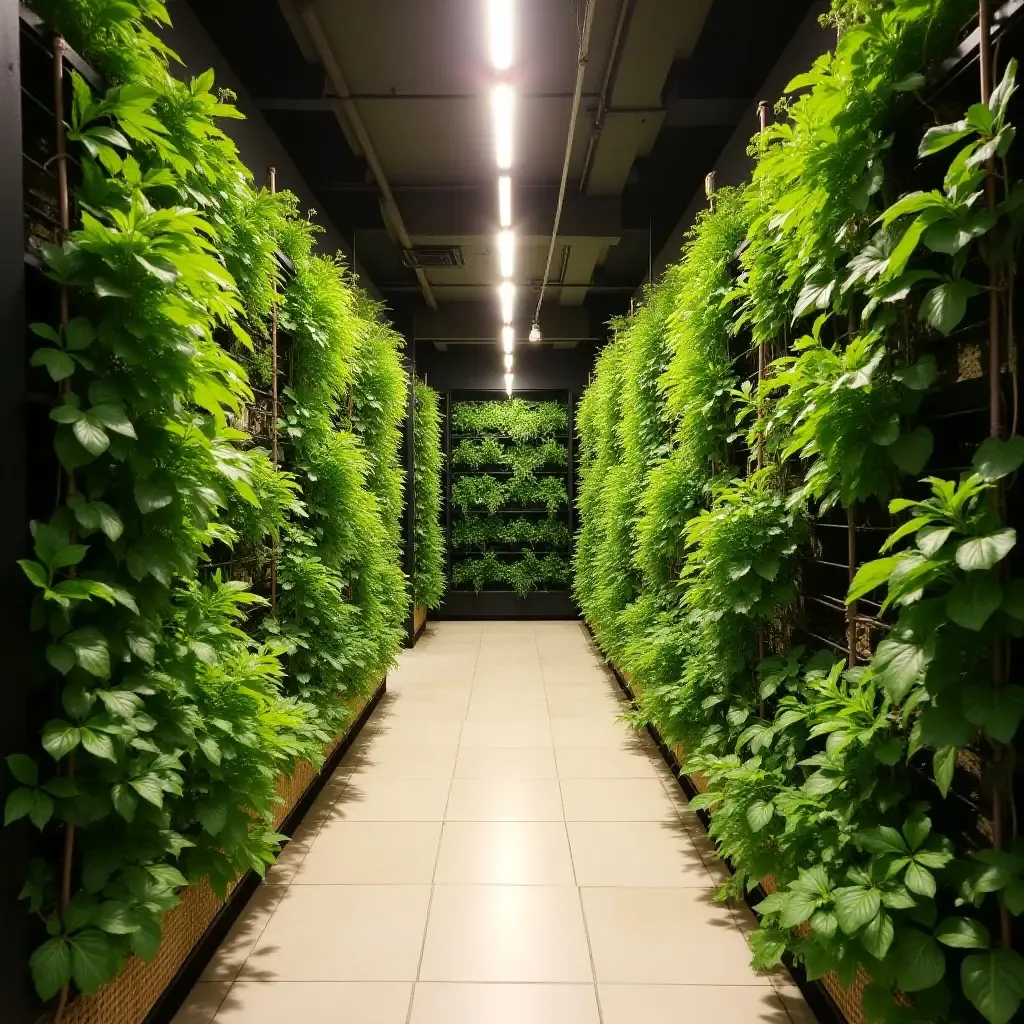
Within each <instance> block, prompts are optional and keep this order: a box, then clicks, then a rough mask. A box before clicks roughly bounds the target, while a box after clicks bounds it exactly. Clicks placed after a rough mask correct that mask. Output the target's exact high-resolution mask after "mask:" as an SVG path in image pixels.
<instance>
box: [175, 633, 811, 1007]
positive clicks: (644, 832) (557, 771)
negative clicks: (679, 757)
mask: <svg viewBox="0 0 1024 1024" xmlns="http://www.w3.org/2000/svg"><path fill="white" fill-rule="evenodd" d="M624 709H625V705H624V701H623V699H622V696H621V693H620V691H619V690H618V687H617V686H616V685H615V682H614V680H613V679H612V678H611V676H610V675H609V674H608V673H607V671H606V670H605V669H604V667H603V665H602V663H601V661H600V659H599V658H598V656H597V655H596V653H595V651H594V648H593V647H592V645H591V643H590V641H589V639H588V638H587V636H586V634H585V633H584V631H583V629H582V627H581V626H580V624H579V623H571V622H536V623H529V622H528V623H515V622H488V623H470V622H442V623H439V624H435V625H431V626H430V627H428V632H427V633H426V634H425V635H424V637H423V638H422V639H421V640H420V643H419V644H418V645H417V646H416V648H415V649H414V650H411V651H406V652H404V653H403V655H402V658H401V663H400V665H399V667H398V669H397V670H396V671H395V672H394V673H393V674H392V675H391V676H389V678H388V694H387V696H386V698H385V699H384V700H383V701H382V702H381V705H380V706H379V707H378V709H377V710H376V712H375V713H374V715H373V717H372V718H371V720H370V722H369V723H368V725H367V727H366V729H365V730H364V732H363V734H362V735H361V737H360V739H359V742H358V743H357V744H356V745H355V747H354V748H353V749H352V750H351V751H349V753H348V755H347V756H346V758H345V760H344V761H343V763H342V764H341V766H340V767H339V768H338V770H337V772H336V773H335V774H334V776H333V777H332V779H331V780H330V782H329V783H328V784H327V786H326V787H325V789H324V791H323V793H322V794H321V795H320V797H319V799H318V800H317V803H316V804H315V805H314V807H313V809H312V810H311V812H310V814H309V816H308V817H307V819H306V821H305V822H304V824H303V825H302V826H301V827H300V829H299V830H298V831H297V833H296V835H295V838H294V839H293V840H292V842H291V843H290V844H289V845H288V846H287V848H286V849H285V851H284V852H283V854H282V856H281V858H280V860H279V861H278V863H277V864H276V865H275V866H274V867H273V868H272V869H271V871H270V872H269V873H268V875H267V879H266V882H265V883H264V884H263V885H262V886H261V887H260V889H259V890H258V891H257V894H256V896H255V897H254V898H253V900H252V902H251V903H250V904H249V906H248V908H247V909H246V912H245V914H244V915H243V917H242V918H241V919H240V920H239V922H238V923H237V924H236V926H235V929H234V931H233V932H232V934H231V935H229V936H228V938H227V940H226V941H225V942H224V944H223V945H222V946H221V948H220V950H219V952H218V953H217V955H216V957H215V958H214V960H213V962H212V963H211V964H210V966H209V967H208V969H207V971H206V973H205V974H204V975H203V980H202V981H201V982H200V983H199V984H198V985H197V987H196V989H195V991H194V992H193V994H192V996H191V999H190V1001H189V1003H188V1004H187V1005H186V1006H185V1007H184V1008H183V1009H182V1011H181V1012H180V1013H179V1014H178V1017H177V1018H176V1021H175V1024H211V1022H213V1024H280V1022H282V1021H289V1022H294V1024H647V1022H650V1024H655V1022H657V1024H677V1022H678V1024H682V1022H688V1024H689V1022H700V1021H708V1020H714V1021H721V1022H723V1024H747V1022H770V1024H809V1022H811V1021H813V1019H814V1018H813V1016H812V1015H811V1013H810V1011H809V1010H808V1009H807V1007H806V1005H805V1004H804V1003H803V1000H802V998H801V996H800V994H799V992H798V991H797V990H796V989H795V987H794V986H793V985H792V982H791V981H789V979H788V976H786V975H780V976H779V977H771V978H769V977H767V976H759V975H756V974H754V973H752V972H751V970H750V968H749V967H748V962H749V959H750V956H749V952H748V950H747V947H746V943H745V940H744V935H743V932H744V931H745V930H747V929H749V928H750V927H751V922H752V918H751V916H750V915H749V912H748V911H745V910H744V911H743V912H740V911H738V910H736V911H730V910H729V909H728V908H725V907H722V906H720V905H717V904H716V903H715V902H714V900H713V894H714V887H715V884H716V879H718V878H720V877H721V872H722V870H723V869H722V867H721V865H720V864H718V863H716V861H715V857H714V853H713V850H712V847H711V846H710V844H709V842H708V840H707V839H706V837H704V836H703V833H702V830H701V829H700V824H699V822H697V821H696V819H695V818H694V817H693V815H692V812H690V811H689V810H688V809H687V807H686V804H685V800H684V798H683V795H682V793H681V791H680V790H679V788H678V785H677V784H676V782H675V780H674V779H673V778H672V775H671V773H670V772H669V771H668V769H667V768H666V767H665V766H664V762H662V761H661V759H660V757H659V755H658V752H657V750H656V748H655V747H654V745H653V744H652V743H651V742H650V741H649V740H648V738H647V737H646V735H645V736H643V737H642V738H641V737H638V736H637V735H636V734H635V733H633V732H632V731H630V730H629V729H628V728H627V727H626V726H625V725H623V724H622V723H621V722H619V721H618V720H617V719H618V716H619V715H621V714H622V713H623V711H624Z"/></svg>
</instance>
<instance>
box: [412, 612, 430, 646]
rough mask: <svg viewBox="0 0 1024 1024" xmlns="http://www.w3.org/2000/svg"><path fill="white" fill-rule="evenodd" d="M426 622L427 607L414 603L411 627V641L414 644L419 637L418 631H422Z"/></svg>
mask: <svg viewBox="0 0 1024 1024" xmlns="http://www.w3.org/2000/svg"><path fill="white" fill-rule="evenodd" d="M426 624H427V609H426V608H424V607H423V606H422V605H418V604H417V605H414V606H413V609H412V628H413V638H412V642H413V643H414V644H415V643H416V641H417V640H418V639H419V637H420V633H422V632H423V627H424V626H426Z"/></svg>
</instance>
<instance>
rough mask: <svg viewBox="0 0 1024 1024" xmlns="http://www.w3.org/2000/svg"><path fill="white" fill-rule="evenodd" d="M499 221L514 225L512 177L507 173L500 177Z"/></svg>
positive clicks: (503, 225)
mask: <svg viewBox="0 0 1024 1024" xmlns="http://www.w3.org/2000/svg"><path fill="white" fill-rule="evenodd" d="M498 223H499V224H500V225H501V226H502V227H503V228H510V227H512V179H511V178H510V177H509V176H508V175H507V174H503V175H502V176H501V177H500V178H498Z"/></svg>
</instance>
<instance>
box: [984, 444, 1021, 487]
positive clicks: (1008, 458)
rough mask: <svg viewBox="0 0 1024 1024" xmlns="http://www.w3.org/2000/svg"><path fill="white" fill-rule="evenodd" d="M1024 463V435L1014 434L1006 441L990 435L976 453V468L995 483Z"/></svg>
mask: <svg viewBox="0 0 1024 1024" xmlns="http://www.w3.org/2000/svg"><path fill="white" fill-rule="evenodd" d="M1022 465H1024V437H1022V436H1021V435H1020V434H1014V436H1013V437H1010V438H1007V439H1006V440H1005V441H1004V440H1003V439H1002V438H1001V437H989V438H986V439H985V440H984V441H982V443H981V446H980V447H979V448H978V450H977V451H976V452H975V453H974V468H975V469H976V470H977V471H978V475H979V476H980V477H981V478H982V480H984V481H986V482H987V483H995V482H996V481H997V480H1002V479H1003V478H1004V477H1007V476H1009V475H1010V474H1011V473H1013V472H1016V470H1018V469H1020V467H1021V466H1022Z"/></svg>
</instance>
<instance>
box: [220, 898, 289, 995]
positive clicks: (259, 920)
mask: <svg viewBox="0 0 1024 1024" xmlns="http://www.w3.org/2000/svg"><path fill="white" fill-rule="evenodd" d="M287 890H288V887H287V886H286V885H268V884H267V883H266V882H264V883H263V884H261V885H260V886H258V887H257V889H256V891H255V892H254V893H253V894H252V898H251V899H250V900H249V902H248V903H247V904H246V906H245V909H244V910H243V911H242V913H241V915H240V916H239V918H238V920H237V921H235V923H234V924H233V925H232V926H231V931H229V932H228V934H227V937H226V938H225V939H224V941H223V942H222V943H221V944H220V946H219V947H218V948H217V952H216V953H214V955H213V959H211V960H210V962H209V963H208V964H207V965H206V970H204V971H203V975H202V980H203V981H234V980H235V978H237V977H238V972H239V971H240V970H241V969H242V965H243V964H244V963H245V961H246V959H247V957H248V956H249V954H250V953H251V952H252V951H253V947H254V946H255V945H256V943H257V942H258V941H259V937H260V936H261V935H262V934H263V929H264V928H266V927H267V922H268V921H269V920H270V918H271V915H272V914H273V913H274V911H275V910H276V909H277V905H278V903H280V902H281V899H282V897H283V896H284V894H285V892H287Z"/></svg>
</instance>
